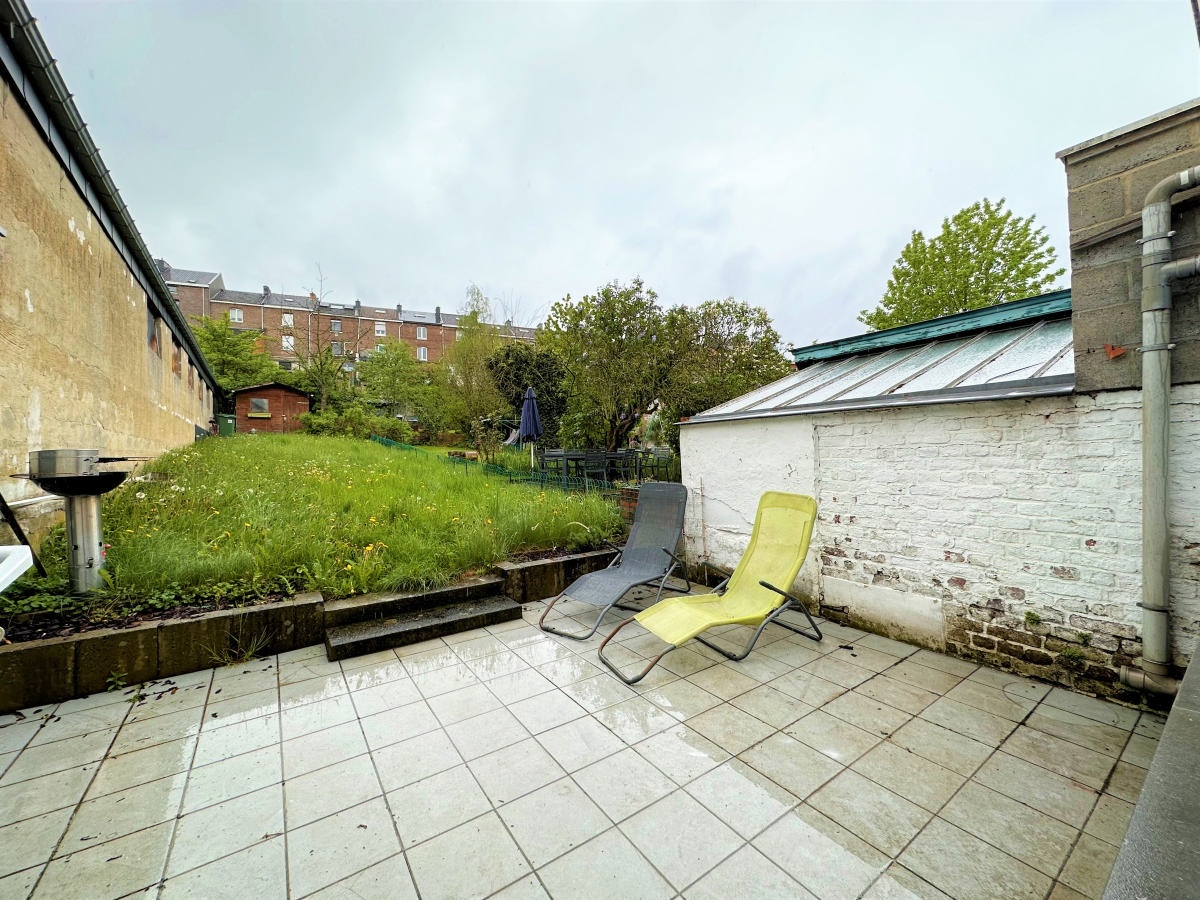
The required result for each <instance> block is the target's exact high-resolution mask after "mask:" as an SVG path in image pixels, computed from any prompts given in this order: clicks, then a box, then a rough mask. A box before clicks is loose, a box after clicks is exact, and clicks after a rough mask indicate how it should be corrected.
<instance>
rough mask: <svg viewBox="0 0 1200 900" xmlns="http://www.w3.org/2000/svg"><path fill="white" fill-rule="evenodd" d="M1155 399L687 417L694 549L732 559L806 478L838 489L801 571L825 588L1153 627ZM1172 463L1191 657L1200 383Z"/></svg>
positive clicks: (1177, 553)
mask: <svg viewBox="0 0 1200 900" xmlns="http://www.w3.org/2000/svg"><path fill="white" fill-rule="evenodd" d="M1140 399H1141V397H1140V392H1137V391H1121V392H1111V393H1104V394H1099V395H1095V396H1090V395H1077V396H1072V397H1056V398H1042V399H1035V400H1029V401H992V402H977V403H956V404H945V405H939V406H924V407H909V408H897V409H888V410H869V411H862V412H844V413H826V414H817V415H806V416H792V417H785V418H776V419H769V420H751V421H742V422H727V423H712V424H704V425H695V426H686V427H684V428H683V430H682V435H681V445H682V452H683V472H684V481H685V483H686V484H687V485H688V487H689V489H690V491H691V492H692V497H691V500H690V501H689V523H688V535H689V538H688V540H689V553H690V554H691V556H692V558H693V559H696V558H699V557H700V556H702V555H703V554H705V553H707V555H708V556H709V558H711V559H712V561H713V562H716V563H719V564H722V565H726V566H728V565H732V564H733V563H735V562H736V560H737V558H738V557H739V556H740V553H741V549H742V548H743V547H744V546H745V541H746V538H747V537H748V535H749V529H750V523H751V521H752V519H753V512H754V505H755V503H756V502H757V498H758V495H759V494H761V493H762V491H764V490H769V489H779V490H791V491H796V492H798V493H806V494H813V495H814V496H816V497H817V498H818V501H819V503H820V517H819V521H818V524H817V529H816V532H815V534H814V537H813V552H812V554H810V560H809V564H808V566H806V569H805V575H804V576H802V579H801V581H802V582H806V583H807V584H808V585H809V586H810V587H811V588H815V589H823V588H824V580H825V578H828V577H834V575H835V574H836V577H837V578H838V579H844V580H846V581H849V582H855V583H859V584H862V585H867V584H872V583H873V584H879V585H883V586H885V587H889V588H893V589H895V590H899V591H904V592H909V593H913V594H917V595H929V596H935V595H937V596H941V597H942V598H943V600H944V601H945V602H946V603H947V604H949V606H950V607H960V606H963V607H968V608H969V607H971V606H986V604H987V603H988V602H989V601H992V602H993V603H994V602H995V601H996V600H997V599H1001V600H1003V601H1004V603H1005V604H1006V605H1007V607H1008V610H1009V613H1010V614H1012V615H1016V616H1018V617H1020V616H1021V615H1023V612H1024V611H1025V610H1029V611H1032V612H1035V613H1037V614H1038V615H1039V616H1041V617H1042V618H1043V620H1045V621H1046V622H1063V623H1065V625H1066V627H1068V628H1071V627H1073V626H1078V630H1095V631H1097V632H1100V633H1113V634H1132V633H1133V631H1134V630H1136V631H1137V632H1140V627H1141V610H1140V609H1139V608H1138V606H1137V603H1138V600H1139V599H1140V591H1141V578H1140V571H1141V445H1140V432H1141V425H1140V421H1141V420H1140V416H1141V411H1140ZM1171 465H1172V470H1171V487H1170V497H1171V503H1172V507H1171V523H1172V527H1171V539H1172V581H1171V591H1172V606H1173V616H1172V618H1173V632H1172V633H1173V639H1174V641H1173V642H1174V650H1175V655H1176V659H1177V661H1179V662H1181V663H1183V662H1186V660H1187V658H1188V656H1189V655H1190V653H1191V652H1192V649H1193V648H1194V646H1195V644H1196V641H1197V638H1198V637H1200V385H1187V386H1182V387H1177V388H1176V389H1175V390H1174V392H1173V397H1172V453H1171ZM830 551H833V553H835V554H845V556H844V557H842V556H834V555H831V554H830ZM821 555H824V556H825V559H826V564H825V566H824V567H823V572H818V571H817V570H816V569H815V568H814V558H819V557H820V556H821ZM952 579H959V580H955V581H952ZM1022 592H1023V600H1022V599H1021V597H1022ZM1072 616H1085V617H1087V619H1086V620H1082V619H1076V620H1075V622H1074V623H1073V622H1072V620H1071V617H1072ZM1085 626H1086V629H1085Z"/></svg>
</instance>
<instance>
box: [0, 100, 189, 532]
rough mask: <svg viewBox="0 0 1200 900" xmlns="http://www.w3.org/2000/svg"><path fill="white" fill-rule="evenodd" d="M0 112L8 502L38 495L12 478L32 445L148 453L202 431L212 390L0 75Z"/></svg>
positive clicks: (2, 420) (0, 425) (0, 308)
mask: <svg viewBox="0 0 1200 900" xmlns="http://www.w3.org/2000/svg"><path fill="white" fill-rule="evenodd" d="M0 108H3V110H4V114H3V115H2V116H0V228H3V230H4V232H5V233H6V236H5V237H2V238H0V384H3V386H4V402H3V403H0V478H2V479H3V482H4V483H3V489H4V496H5V498H6V499H8V500H10V501H12V500H15V499H20V498H22V497H31V496H34V495H36V494H38V493H40V492H39V491H38V489H37V488H36V487H35V486H34V485H32V484H30V483H28V482H26V481H21V480H9V478H8V476H9V475H10V474H13V473H22V472H26V471H28V467H27V455H28V452H29V451H30V450H41V449H50V448H62V447H89V448H96V449H99V450H100V451H101V452H102V453H103V455H106V456H153V455H156V454H158V453H161V452H162V451H164V450H166V449H168V448H171V447H174V446H178V445H180V444H185V443H187V442H189V441H192V440H194V438H195V433H196V428H197V427H199V428H206V427H207V423H208V420H209V418H210V416H211V415H212V394H211V392H210V391H209V389H208V387H207V386H206V384H205V382H204V380H203V378H201V377H200V375H199V372H198V371H197V369H196V368H195V366H194V364H193V363H192V361H191V360H190V359H189V358H188V355H187V351H186V350H185V349H184V348H182V347H181V346H180V345H179V343H178V342H177V341H176V340H174V338H173V337H172V334H171V331H170V329H169V328H168V327H167V326H166V324H165V323H164V322H163V321H162V320H161V319H158V318H156V317H155V316H153V315H152V314H151V310H152V306H151V305H149V304H148V302H147V297H146V295H145V293H144V292H143V291H142V289H141V287H140V286H139V284H138V281H137V280H136V279H135V278H134V275H133V273H132V272H131V271H130V269H129V268H128V266H127V264H126V262H125V260H124V259H123V258H122V256H121V255H120V253H119V252H118V251H117V249H116V247H115V246H114V245H113V243H112V242H111V241H110V240H109V238H108V236H107V235H106V233H105V231H104V229H103V228H102V227H101V226H100V224H99V223H98V222H97V221H96V220H95V219H94V218H93V216H92V214H91V212H90V210H89V207H88V205H87V203H85V201H84V199H83V198H82V197H81V196H80V194H79V193H78V191H77V190H76V189H75V186H74V183H73V182H72V181H71V179H70V178H69V177H68V176H67V175H66V174H65V173H64V171H63V169H62V167H61V165H60V163H59V159H58V157H57V156H55V154H54V153H53V152H52V151H51V150H50V148H49V147H48V146H47V144H46V142H45V140H44V139H43V136H42V132H41V131H39V130H38V129H37V128H36V127H35V126H34V124H33V122H32V121H31V120H30V118H29V116H28V114H27V111H26V109H25V107H24V105H23V104H22V101H21V98H20V97H18V96H17V95H15V94H14V93H13V92H12V90H11V86H10V85H9V83H8V82H7V81H6V80H3V79H0ZM4 533H5V535H7V529H4ZM4 539H6V537H5V536H3V535H0V540H4Z"/></svg>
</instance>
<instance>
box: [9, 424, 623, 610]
mask: <svg viewBox="0 0 1200 900" xmlns="http://www.w3.org/2000/svg"><path fill="white" fill-rule="evenodd" d="M103 522H104V537H105V540H106V541H107V542H108V543H109V544H110V545H111V547H110V549H109V551H108V561H107V567H106V577H107V579H108V581H109V585H108V588H107V589H106V590H104V591H102V592H101V593H100V595H98V596H97V597H95V598H93V599H92V600H90V601H89V602H88V604H87V606H88V612H89V613H90V615H92V616H93V617H99V618H106V617H107V618H116V617H121V616H127V615H130V614H132V613H136V612H139V611H144V610H152V609H163V608H170V607H172V606H175V605H185V604H196V605H227V604H228V603H231V602H243V601H246V600H253V599H255V598H256V597H259V596H264V595H268V594H271V593H277V592H291V591H300V590H319V591H322V592H324V593H325V594H326V596H330V597H339V596H348V595H350V594H357V593H364V592H368V591H387V590H418V589H424V588H430V587H436V586H441V585H446V584H450V583H452V582H454V581H456V580H458V579H460V578H462V577H463V576H464V575H467V574H469V573H471V572H474V571H484V570H486V569H487V568H488V567H490V566H491V565H492V564H494V563H496V562H497V561H500V560H503V559H505V558H506V557H508V556H510V555H511V554H513V553H514V552H517V551H521V550H527V549H545V548H555V547H557V548H563V549H571V550H579V549H586V548H590V547H594V546H597V545H598V544H599V543H600V541H601V539H602V538H605V537H612V536H614V535H616V534H617V533H619V532H620V531H621V529H622V523H621V519H620V515H619V513H618V511H617V509H616V507H615V505H614V504H612V503H611V502H609V501H607V500H605V499H603V498H601V497H600V496H598V495H595V494H566V493H562V492H560V491H558V490H556V489H553V488H551V489H546V490H540V489H538V488H536V487H531V486H528V485H523V484H509V483H508V482H507V481H506V480H505V479H502V478H497V477H495V476H491V475H487V474H484V473H483V472H482V471H481V469H480V468H479V467H478V466H475V465H472V466H467V467H464V466H463V465H461V464H459V465H449V464H447V463H446V462H445V461H444V458H443V457H442V456H441V455H440V454H439V455H435V454H433V453H429V452H424V451H420V450H417V451H401V450H397V449H393V448H388V447H383V446H380V445H378V444H375V443H372V442H369V441H361V440H353V439H343V438H333V437H313V436H308V435H302V434H291V435H239V436H236V437H232V438H221V439H208V440H204V441H201V442H200V443H197V444H194V445H191V446H188V447H185V448H181V449H179V450H176V451H172V452H170V453H167V454H165V455H163V456H162V457H160V458H158V459H156V460H154V461H152V462H150V463H148V464H147V465H146V466H145V467H144V468H143V469H142V470H141V471H140V472H139V473H138V477H137V479H136V480H131V481H128V482H127V483H126V484H124V485H123V486H122V487H120V488H118V489H117V490H116V491H114V492H113V493H111V494H109V495H107V496H106V497H105V498H104V507H103ZM43 557H44V561H45V562H46V564H47V567H48V568H50V569H51V574H52V575H55V574H57V575H58V578H56V579H53V580H52V581H51V582H50V584H51V585H57V587H58V591H57V593H58V594H60V595H61V593H62V586H63V585H64V584H65V580H64V579H65V572H66V559H65V546H64V542H63V541H62V539H61V536H58V537H56V538H53V539H51V540H49V541H48V542H47V543H46V544H45V545H44V547H43ZM53 593H54V591H53V589H52V590H51V591H50V592H47V591H46V585H45V583H41V581H40V579H37V578H36V577H31V576H27V577H26V578H25V579H23V581H22V582H19V583H18V585H14V586H13V588H10V590H9V591H8V592H6V593H5V594H4V595H0V621H2V620H3V618H4V617H5V614H7V615H8V616H11V615H12V614H14V613H18V612H23V611H31V610H36V609H42V608H49V609H53V608H55V606H56V602H57V605H58V606H59V607H61V606H63V600H62V598H61V596H60V597H57V598H56V597H53V596H51V595H52V594H53ZM68 605H70V604H68ZM74 605H76V606H77V605H78V603H77V602H76V603H75V604H74Z"/></svg>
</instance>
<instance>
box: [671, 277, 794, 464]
mask: <svg viewBox="0 0 1200 900" xmlns="http://www.w3.org/2000/svg"><path fill="white" fill-rule="evenodd" d="M666 330H667V332H668V333H669V334H670V336H671V341H672V342H673V343H674V344H675V345H676V346H677V347H678V348H680V349H679V352H678V353H677V354H676V359H675V363H674V365H673V366H672V368H671V370H670V372H669V373H668V374H667V378H666V382H665V384H664V386H663V390H662V399H663V406H664V413H665V415H664V416H663V418H664V420H665V421H667V422H669V423H671V424H670V425H668V428H667V431H668V437H669V439H670V440H671V442H672V443H677V441H678V438H677V435H678V429H677V428H676V427H675V426H674V424H673V423H675V422H677V421H678V420H679V419H682V418H684V417H685V416H691V415H695V414H696V413H698V412H702V411H703V410H706V409H711V408H712V407H714V406H717V405H718V404H721V403H724V402H725V401H727V400H732V399H733V398H734V397H739V396H741V395H742V394H744V393H746V392H747V391H752V390H754V389H755V388H757V387H761V386H762V385H764V384H767V383H769V382H772V381H774V380H775V379H777V378H782V377H783V376H784V375H786V374H787V373H788V371H789V369H790V366H789V364H788V361H787V360H786V359H785V358H784V357H783V355H782V353H780V349H779V333H778V332H777V331H776V330H775V328H774V327H773V326H772V324H771V317H770V315H768V314H767V311H766V310H765V309H763V308H762V307H759V306H751V305H750V304H749V303H745V302H743V301H741V300H735V299H734V298H732V297H729V298H726V299H725V300H708V301H705V302H704V303H701V304H700V305H699V306H697V307H687V306H678V307H675V308H674V309H672V310H671V311H670V312H668V313H667V321H666Z"/></svg>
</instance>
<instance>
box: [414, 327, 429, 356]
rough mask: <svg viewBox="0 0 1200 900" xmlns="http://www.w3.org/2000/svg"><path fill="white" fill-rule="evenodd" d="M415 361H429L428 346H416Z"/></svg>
mask: <svg viewBox="0 0 1200 900" xmlns="http://www.w3.org/2000/svg"><path fill="white" fill-rule="evenodd" d="M422 330H424V329H422ZM417 361H418V362H429V348H428V347H418V348H417Z"/></svg>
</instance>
